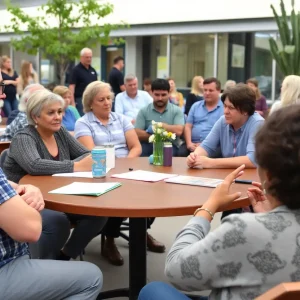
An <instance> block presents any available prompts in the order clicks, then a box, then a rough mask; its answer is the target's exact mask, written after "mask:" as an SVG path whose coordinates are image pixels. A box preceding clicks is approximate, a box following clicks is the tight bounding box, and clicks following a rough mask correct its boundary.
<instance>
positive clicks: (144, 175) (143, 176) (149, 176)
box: [111, 170, 178, 182]
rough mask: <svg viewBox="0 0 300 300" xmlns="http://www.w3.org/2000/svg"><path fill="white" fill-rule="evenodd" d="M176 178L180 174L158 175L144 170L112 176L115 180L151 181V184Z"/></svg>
mask: <svg viewBox="0 0 300 300" xmlns="http://www.w3.org/2000/svg"><path fill="white" fill-rule="evenodd" d="M175 176H178V174H167V173H157V172H149V171H142V170H136V171H131V172H126V173H122V174H113V175H111V177H115V178H122V179H132V180H139V181H150V182H157V181H160V180H164V179H166V178H171V177H175Z"/></svg>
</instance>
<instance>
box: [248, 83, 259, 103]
mask: <svg viewBox="0 0 300 300" xmlns="http://www.w3.org/2000/svg"><path fill="white" fill-rule="evenodd" d="M246 83H252V84H253V85H254V86H255V87H256V91H255V96H256V100H258V99H259V98H260V97H261V93H260V90H259V88H258V80H257V79H256V78H250V79H248V80H247V81H246Z"/></svg>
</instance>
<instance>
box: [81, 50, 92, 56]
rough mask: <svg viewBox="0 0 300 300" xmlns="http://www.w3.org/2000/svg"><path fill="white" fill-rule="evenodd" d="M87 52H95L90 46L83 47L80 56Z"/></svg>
mask: <svg viewBox="0 0 300 300" xmlns="http://www.w3.org/2000/svg"><path fill="white" fill-rule="evenodd" d="M86 52H91V53H92V54H93V51H92V49H90V48H83V49H82V50H81V51H80V56H82V55H84V53H86Z"/></svg>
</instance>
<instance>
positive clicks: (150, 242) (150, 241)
mask: <svg viewBox="0 0 300 300" xmlns="http://www.w3.org/2000/svg"><path fill="white" fill-rule="evenodd" d="M147 248H148V250H149V251H151V252H156V253H164V252H165V250H166V247H165V245H164V244H162V243H160V242H159V241H157V240H156V239H155V238H154V237H152V236H151V235H150V234H149V233H147Z"/></svg>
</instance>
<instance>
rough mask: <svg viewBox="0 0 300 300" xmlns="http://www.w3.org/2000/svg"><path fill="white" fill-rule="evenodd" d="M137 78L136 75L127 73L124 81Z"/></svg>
mask: <svg viewBox="0 0 300 300" xmlns="http://www.w3.org/2000/svg"><path fill="white" fill-rule="evenodd" d="M135 79H136V80H137V77H136V76H135V75H133V74H127V75H126V76H125V77H124V82H128V81H131V80H135Z"/></svg>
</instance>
